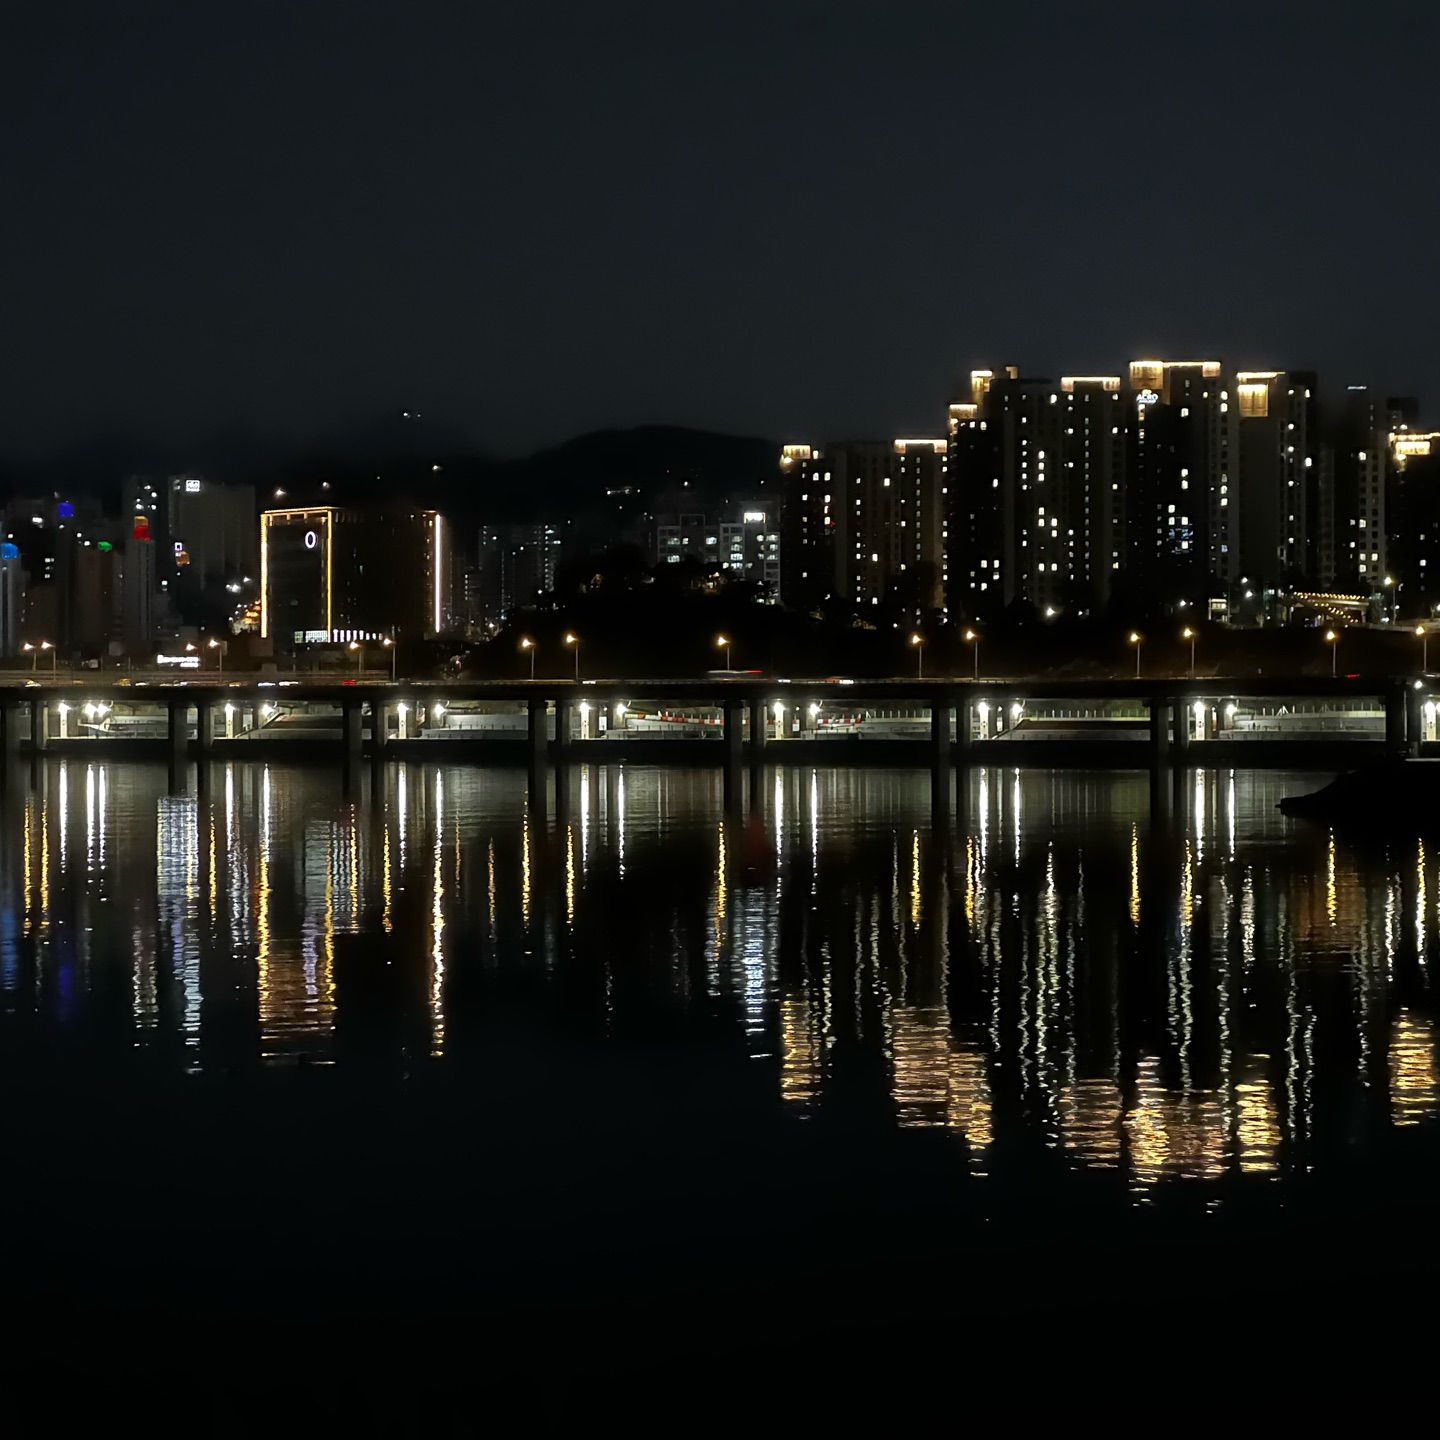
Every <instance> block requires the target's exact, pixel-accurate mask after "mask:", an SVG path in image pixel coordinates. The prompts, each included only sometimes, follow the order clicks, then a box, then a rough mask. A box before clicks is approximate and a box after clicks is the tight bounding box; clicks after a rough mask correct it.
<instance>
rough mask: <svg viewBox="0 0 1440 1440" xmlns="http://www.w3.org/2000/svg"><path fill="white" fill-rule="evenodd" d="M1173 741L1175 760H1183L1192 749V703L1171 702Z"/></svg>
mask: <svg viewBox="0 0 1440 1440" xmlns="http://www.w3.org/2000/svg"><path fill="white" fill-rule="evenodd" d="M1170 728H1171V741H1172V743H1173V744H1174V746H1175V758H1176V759H1177V760H1183V759H1184V758H1185V752H1186V751H1187V750H1189V748H1190V701H1188V700H1172V701H1171V702H1170Z"/></svg>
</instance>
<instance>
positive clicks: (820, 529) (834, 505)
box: [780, 445, 848, 610]
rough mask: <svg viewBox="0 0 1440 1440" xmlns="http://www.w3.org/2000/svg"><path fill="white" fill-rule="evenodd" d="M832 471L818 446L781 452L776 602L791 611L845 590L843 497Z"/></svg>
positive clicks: (845, 539) (792, 447) (795, 447)
mask: <svg viewBox="0 0 1440 1440" xmlns="http://www.w3.org/2000/svg"><path fill="white" fill-rule="evenodd" d="M834 473H835V472H834V471H833V469H832V467H831V461H830V459H829V457H828V456H827V455H826V453H825V451H824V450H823V449H821V448H820V447H819V446H814V445H786V446H785V447H784V448H783V449H782V450H781V452H780V483H781V532H780V533H781V536H782V540H781V546H780V566H781V573H780V598H781V599H782V600H783V601H784V602H785V604H787V605H790V606H793V607H794V608H796V609H801V610H808V609H811V608H813V607H814V606H816V605H820V604H823V603H824V602H825V601H826V600H829V599H832V598H834V597H836V596H839V595H842V594H844V592H845V560H846V543H847V535H848V531H847V529H846V526H845V506H844V504H843V503H842V502H843V501H844V498H845V497H844V495H843V494H842V493H841V490H842V487H841V485H840V483H839V482H838V481H837V480H836V479H835V478H834Z"/></svg>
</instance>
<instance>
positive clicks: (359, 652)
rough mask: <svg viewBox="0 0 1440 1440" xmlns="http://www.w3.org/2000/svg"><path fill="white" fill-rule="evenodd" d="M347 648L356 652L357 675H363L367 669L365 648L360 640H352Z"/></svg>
mask: <svg viewBox="0 0 1440 1440" xmlns="http://www.w3.org/2000/svg"><path fill="white" fill-rule="evenodd" d="M345 648H346V649H347V650H353V651H354V652H355V673H356V674H357V675H359V674H361V673H363V671H364V669H365V647H364V646H363V645H362V644H361V643H360V642H359V641H358V640H352V641H351V642H350V643H349V645H347V646H346V647H345Z"/></svg>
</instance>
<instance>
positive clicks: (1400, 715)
mask: <svg viewBox="0 0 1440 1440" xmlns="http://www.w3.org/2000/svg"><path fill="white" fill-rule="evenodd" d="M1405 709H1406V705H1405V692H1404V690H1403V689H1401V688H1400V687H1398V686H1395V685H1392V686H1391V687H1390V688H1389V689H1388V690H1387V691H1386V692H1385V753H1386V754H1387V755H1391V756H1400V755H1403V754H1404V753H1405Z"/></svg>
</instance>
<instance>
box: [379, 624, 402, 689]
mask: <svg viewBox="0 0 1440 1440" xmlns="http://www.w3.org/2000/svg"><path fill="white" fill-rule="evenodd" d="M380 643H381V644H382V645H383V646H384V647H385V648H386V649H387V650H388V651H389V652H390V683H391V684H392V685H393V684H394V683H395V665H396V662H397V661H398V660H399V658H400V647H399V646H398V645H397V644H396V643H395V637H394V636H393V635H387V636H386V637H385V638H384V639H383V640H382V641H381V642H380Z"/></svg>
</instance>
